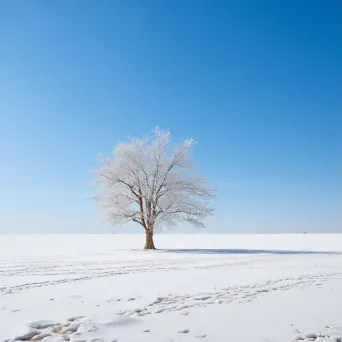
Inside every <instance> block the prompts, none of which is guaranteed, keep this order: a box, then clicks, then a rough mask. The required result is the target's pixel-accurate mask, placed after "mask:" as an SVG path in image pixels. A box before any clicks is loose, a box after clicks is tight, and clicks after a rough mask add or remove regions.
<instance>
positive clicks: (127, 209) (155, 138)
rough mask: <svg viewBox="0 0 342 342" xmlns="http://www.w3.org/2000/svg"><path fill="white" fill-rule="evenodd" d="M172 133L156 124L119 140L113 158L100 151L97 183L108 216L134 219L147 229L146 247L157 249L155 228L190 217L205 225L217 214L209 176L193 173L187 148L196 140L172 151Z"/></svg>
mask: <svg viewBox="0 0 342 342" xmlns="http://www.w3.org/2000/svg"><path fill="white" fill-rule="evenodd" d="M170 144H171V136H170V133H169V132H168V131H162V130H160V129H159V128H156V129H155V130H154V131H152V132H151V133H150V134H149V135H148V136H146V137H144V138H142V139H139V138H130V139H129V141H128V142H122V143H119V144H118V145H117V146H116V147H115V149H114V151H113V154H112V156H110V157H105V156H103V155H99V157H98V159H99V161H100V162H101V167H100V168H99V169H97V170H95V175H96V184H97V185H98V186H99V188H100V195H99V196H95V197H94V199H96V200H98V201H99V202H100V205H101V208H102V209H103V213H104V216H105V220H107V221H109V222H111V223H114V224H124V223H127V222H131V221H133V222H136V223H138V224H140V225H141V226H142V227H143V229H144V230H145V233H146V243H145V247H144V249H155V247H154V242H153V234H154V232H155V231H156V230H157V229H159V228H161V226H162V225H166V226H168V227H169V228H171V227H173V226H177V224H178V223H179V222H181V221H187V222H190V223H191V224H193V225H195V226H196V227H204V224H203V219H204V218H205V217H206V216H208V215H212V214H213V209H212V208H210V207H209V205H208V204H209V199H210V198H211V197H212V196H213V193H214V190H213V189H210V188H207V187H205V186H204V183H205V179H203V178H197V177H194V176H192V174H193V172H192V171H193V170H192V167H191V164H190V162H189V149H190V148H191V147H193V146H194V145H195V144H196V142H195V140H193V139H186V140H184V141H182V142H181V143H179V144H177V145H176V146H175V147H174V148H173V150H172V151H171V150H170Z"/></svg>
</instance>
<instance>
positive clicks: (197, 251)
mask: <svg viewBox="0 0 342 342" xmlns="http://www.w3.org/2000/svg"><path fill="white" fill-rule="evenodd" d="M164 251H165V252H168V253H189V254H285V255H286V254H293V255H296V254H308V255H310V254H342V252H332V251H291V250H274V249H166V250H164Z"/></svg>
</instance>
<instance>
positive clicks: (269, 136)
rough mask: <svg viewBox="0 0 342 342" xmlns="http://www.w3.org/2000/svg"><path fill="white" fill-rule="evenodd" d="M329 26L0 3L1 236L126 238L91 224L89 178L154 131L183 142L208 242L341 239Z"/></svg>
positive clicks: (299, 8) (331, 19) (278, 13)
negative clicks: (249, 237) (192, 142)
mask: <svg viewBox="0 0 342 342" xmlns="http://www.w3.org/2000/svg"><path fill="white" fill-rule="evenodd" d="M341 11H342V3H341V2H340V1H337V0H336V1H335V0H331V1H327V2H323V1H318V0H311V1H309V0H302V1H297V0H296V1H295V0H289V1H271V0H268V1H266V0H261V1H218V0H214V1H205V0H196V1H195V0H187V1H180V0H175V1H163V2H160V1H152V0H151V1H150V0H146V1H138V0H136V1H134V0H128V1H109V0H108V1H107V0H101V1H86V0H85V1H82V2H77V1H74V2H70V1H67V0H61V1H55V0H52V1H45V2H44V1H35V0H32V1H24V0H15V1H10V0H4V1H1V2H0V41H1V53H0V154H1V157H2V158H1V165H0V166H1V167H0V189H1V195H0V206H1V215H0V233H11V232H13V233H18V232H24V233H96V232H99V233H104V232H113V231H115V232H139V231H140V227H135V226H129V227H128V228H127V229H126V228H125V227H121V228H120V229H115V228H113V227H109V226H108V225H102V224H100V216H99V212H98V208H97V205H96V203H94V202H91V201H88V200H86V198H87V196H88V195H90V194H91V193H92V192H93V191H94V189H92V187H90V186H89V181H90V180H91V174H90V170H91V169H93V168H95V167H96V166H97V163H96V154H97V152H104V153H110V152H111V150H112V149H113V147H114V146H115V145H116V144H117V143H118V142H120V141H122V140H125V139H126V137H127V136H129V135H135V136H143V135H145V134H146V133H148V132H149V131H150V130H152V129H153V128H154V127H155V126H156V125H159V126H160V127H161V128H163V129H169V130H170V131H171V133H172V135H173V138H174V140H177V139H179V138H183V137H193V138H195V139H196V140H198V145H197V146H196V148H195V150H194V157H195V160H196V162H197V169H198V171H199V173H200V174H202V175H204V176H206V177H207V178H208V179H209V181H210V183H211V184H213V185H214V186H215V187H216V188H217V190H218V193H217V197H216V199H215V200H214V202H213V205H214V206H215V208H216V215H215V216H214V217H212V218H210V219H209V220H208V224H207V231H208V232H209V233H210V232H226V233H231V232H232V233H239V232H241V233H246V232H268V233H269V232H274V233H281V232H303V231H307V232H341V231H342V177H341V176H342V112H341V109H342V106H341V90H342V87H341V61H340V60H341V52H342V27H341V23H340V13H342V12H341ZM192 231H193V230H192V229H191V228H189V227H187V226H186V225H181V226H180V227H179V229H178V230H177V232H192Z"/></svg>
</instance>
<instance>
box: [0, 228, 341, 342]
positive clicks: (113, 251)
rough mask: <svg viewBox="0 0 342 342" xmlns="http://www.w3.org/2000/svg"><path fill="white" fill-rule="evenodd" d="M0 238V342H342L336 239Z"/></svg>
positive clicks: (196, 237)
mask: <svg viewBox="0 0 342 342" xmlns="http://www.w3.org/2000/svg"><path fill="white" fill-rule="evenodd" d="M155 243H156V246H157V248H159V249H161V250H158V251H146V252H144V251H141V250H140V249H141V248H142V247H143V245H144V237H143V236H142V235H130V236H128V235H0V341H3V340H7V339H9V340H13V339H16V340H26V341H28V340H29V341H39V340H42V341H44V342H57V341H66V340H67V341H70V342H88V341H89V342H91V341H92V342H101V341H105V342H107V341H108V342H114V341H118V342H164V341H165V342H166V341H167V342H171V341H174V342H187V341H196V342H203V341H206V342H214V341H216V342H259V341H260V342H261V341H262V342H291V341H295V340H296V341H298V340H299V341H300V340H303V341H334V342H337V341H342V234H341V235H338V234H335V235H328V234H326V235H311V234H307V235H304V234H303V235H204V234H201V235H157V236H156V238H155Z"/></svg>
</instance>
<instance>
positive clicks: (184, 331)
mask: <svg viewBox="0 0 342 342" xmlns="http://www.w3.org/2000/svg"><path fill="white" fill-rule="evenodd" d="M178 332H179V333H180V334H187V333H188V332H190V330H189V329H182V330H178Z"/></svg>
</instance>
